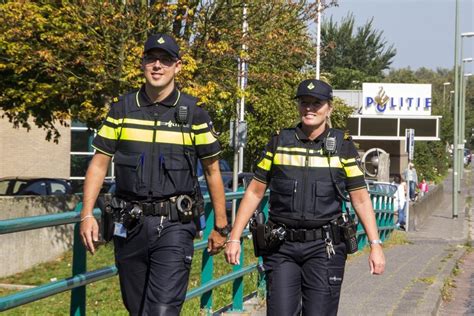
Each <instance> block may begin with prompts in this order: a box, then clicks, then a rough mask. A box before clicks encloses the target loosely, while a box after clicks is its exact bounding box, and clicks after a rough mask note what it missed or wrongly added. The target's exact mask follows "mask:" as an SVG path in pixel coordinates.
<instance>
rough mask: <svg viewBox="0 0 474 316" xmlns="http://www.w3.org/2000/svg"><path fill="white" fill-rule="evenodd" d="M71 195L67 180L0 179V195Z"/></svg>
mask: <svg viewBox="0 0 474 316" xmlns="http://www.w3.org/2000/svg"><path fill="white" fill-rule="evenodd" d="M64 194H72V187H71V184H70V182H69V181H68V180H66V179H58V178H28V177H8V178H1V179H0V195H15V196H18V195H64Z"/></svg>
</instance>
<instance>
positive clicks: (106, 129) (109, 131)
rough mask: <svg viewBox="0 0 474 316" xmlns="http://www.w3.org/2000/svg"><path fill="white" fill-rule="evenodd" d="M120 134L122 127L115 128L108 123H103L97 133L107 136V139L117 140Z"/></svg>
mask: <svg viewBox="0 0 474 316" xmlns="http://www.w3.org/2000/svg"><path fill="white" fill-rule="evenodd" d="M119 134H120V128H113V127H110V126H107V125H102V127H101V129H100V130H99V132H98V133H97V135H99V136H101V137H104V138H107V139H114V140H117V139H118V138H119V137H118V136H119Z"/></svg>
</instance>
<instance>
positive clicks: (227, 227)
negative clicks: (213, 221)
mask: <svg viewBox="0 0 474 316" xmlns="http://www.w3.org/2000/svg"><path fill="white" fill-rule="evenodd" d="M231 229H232V226H231V225H230V224H227V225H225V226H224V227H222V228H220V227H217V226H215V225H214V230H215V231H216V232H218V233H219V235H221V236H222V237H227V236H229V234H230V231H231Z"/></svg>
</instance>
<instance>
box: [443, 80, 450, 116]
mask: <svg viewBox="0 0 474 316" xmlns="http://www.w3.org/2000/svg"><path fill="white" fill-rule="evenodd" d="M450 84H451V82H445V83H443V111H444V110H445V109H446V87H447V86H449V85H450Z"/></svg>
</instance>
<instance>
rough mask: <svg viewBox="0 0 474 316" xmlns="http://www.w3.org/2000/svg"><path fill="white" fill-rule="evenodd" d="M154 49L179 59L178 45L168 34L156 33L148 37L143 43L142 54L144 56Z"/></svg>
mask: <svg viewBox="0 0 474 316" xmlns="http://www.w3.org/2000/svg"><path fill="white" fill-rule="evenodd" d="M155 48H157V49H162V50H164V51H165V52H167V53H168V54H170V55H171V56H172V57H175V58H179V46H178V43H176V40H175V39H174V38H173V37H171V36H169V35H168V34H163V33H158V34H153V35H150V37H148V39H147V40H146V42H145V48H144V49H143V53H145V54H146V53H147V52H148V51H150V50H152V49H155Z"/></svg>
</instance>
